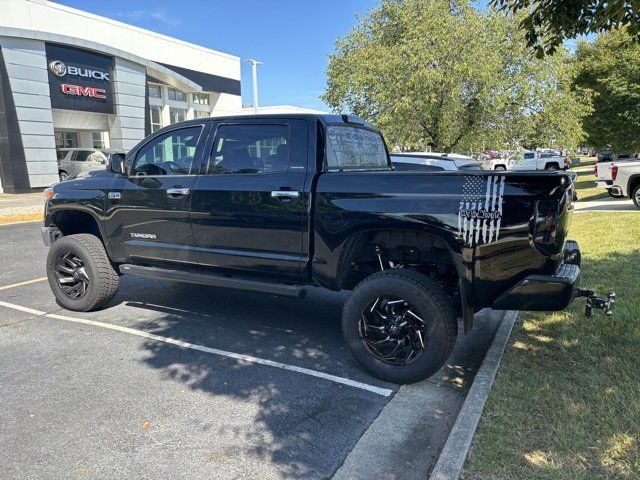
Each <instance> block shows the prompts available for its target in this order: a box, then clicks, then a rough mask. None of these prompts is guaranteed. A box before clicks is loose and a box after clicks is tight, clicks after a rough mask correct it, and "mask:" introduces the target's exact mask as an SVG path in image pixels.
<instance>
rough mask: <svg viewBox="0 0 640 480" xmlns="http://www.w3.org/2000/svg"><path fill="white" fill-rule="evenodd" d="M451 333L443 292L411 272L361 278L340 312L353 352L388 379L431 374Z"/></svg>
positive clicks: (445, 353) (454, 326)
mask: <svg viewBox="0 0 640 480" xmlns="http://www.w3.org/2000/svg"><path fill="white" fill-rule="evenodd" d="M457 332H458V323H457V318H456V315H455V313H454V309H453V305H452V302H451V300H450V298H449V297H448V296H447V294H446V293H445V291H444V290H443V289H442V288H441V287H440V286H439V285H438V284H437V283H435V282H434V281H433V280H431V279H430V278H428V277H426V276H424V275H422V274H421V273H418V272H415V271H412V270H404V269H393V270H385V271H383V272H379V273H376V274H374V275H371V276H370V277H367V278H366V279H364V280H363V281H362V282H360V283H359V284H358V285H357V286H356V288H355V289H354V291H353V293H352V295H351V297H350V298H349V300H348V301H347V303H346V304H345V306H344V310H343V312H342V333H343V335H344V338H345V342H346V343H347V346H348V347H349V350H350V351H351V353H352V354H353V356H354V357H355V358H356V360H358V361H359V362H360V363H361V364H362V366H363V367H364V368H365V369H367V370H368V371H369V372H371V373H372V374H373V375H375V376H377V377H379V378H381V379H383V380H387V381H389V382H394V383H413V382H417V381H419V380H424V379H426V378H428V377H430V376H431V375H433V374H434V373H436V372H437V371H438V370H439V369H440V368H441V367H442V366H443V365H444V363H445V362H446V360H447V358H449V355H450V354H451V351H452V350H453V346H454V345H455V341H456V337H457Z"/></svg>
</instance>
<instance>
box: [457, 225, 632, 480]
mask: <svg viewBox="0 0 640 480" xmlns="http://www.w3.org/2000/svg"><path fill="white" fill-rule="evenodd" d="M639 219H640V217H638V216H637V214H636V213H624V214H620V213H618V214H616V215H607V214H602V213H582V214H580V215H574V221H573V228H572V231H571V234H572V235H571V237H572V238H574V239H576V240H577V241H578V242H579V243H580V247H581V250H582V255H583V257H582V258H583V260H582V267H581V271H582V280H581V284H582V285H583V286H585V287H587V286H588V287H590V288H591V287H592V288H594V289H595V290H596V291H597V292H599V293H604V292H606V291H607V290H608V289H609V288H611V289H613V290H615V291H616V293H617V295H618V301H617V304H616V310H615V313H614V315H613V316H612V317H606V316H604V315H603V314H602V313H601V312H594V315H593V317H591V318H585V317H584V316H583V310H584V299H576V300H575V301H574V302H573V304H572V306H571V308H570V309H568V310H567V311H565V312H557V313H522V314H521V315H520V319H519V321H518V322H517V324H516V326H515V327H514V331H513V335H512V337H511V341H510V344H509V346H508V347H507V351H506V352H505V356H504V358H503V361H502V366H501V367H500V371H499V372H498V376H497V379H496V383H495V385H494V387H493V389H492V391H491V393H490V395H489V399H488V401H487V405H486V408H485V412H484V414H483V417H482V421H481V425H480V428H479V429H478V431H477V433H476V436H475V438H474V442H473V446H472V449H471V452H470V455H469V458H468V460H467V465H466V468H465V471H464V473H463V476H462V478H463V479H466V480H480V479H482V480H491V479H514V480H515V479H527V480H529V479H585V480H586V479H589V480H591V479H608V478H620V479H638V478H640V318H639V317H640V221H639Z"/></svg>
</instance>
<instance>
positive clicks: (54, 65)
mask: <svg viewBox="0 0 640 480" xmlns="http://www.w3.org/2000/svg"><path fill="white" fill-rule="evenodd" d="M49 70H51V73H53V74H54V75H55V76H56V77H64V76H65V75H66V74H67V66H66V65H65V64H64V63H62V62H61V61H60V60H54V61H53V62H51V63H50V64H49Z"/></svg>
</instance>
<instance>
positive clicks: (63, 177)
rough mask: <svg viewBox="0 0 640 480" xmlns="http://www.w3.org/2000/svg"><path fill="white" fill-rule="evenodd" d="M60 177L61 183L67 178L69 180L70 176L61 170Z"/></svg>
mask: <svg viewBox="0 0 640 480" xmlns="http://www.w3.org/2000/svg"><path fill="white" fill-rule="evenodd" d="M58 177H59V178H60V181H61V182H64V181H65V180H66V179H67V178H69V174H68V173H67V172H65V171H64V170H60V171H59V172H58Z"/></svg>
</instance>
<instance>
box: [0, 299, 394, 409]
mask: <svg viewBox="0 0 640 480" xmlns="http://www.w3.org/2000/svg"><path fill="white" fill-rule="evenodd" d="M0 306H2V307H6V308H11V309H13V310H19V311H21V312H25V313H29V314H31V315H37V316H40V317H47V318H54V319H56V320H64V321H67V322H74V323H82V324H84V325H93V326H94V327H100V328H106V329H109V330H115V331H117V332H123V333H128V334H130V335H136V336H138V337H143V338H148V339H150V340H155V341H156V342H163V343H168V344H170V345H176V346H178V347H182V348H189V349H191V350H198V351H200V352H205V353H211V354H213V355H220V356H222V357H228V358H234V359H236V360H242V361H245V362H250V363H257V364H259V365H267V366H269V367H275V368H281V369H283V370H289V371H292V372H298V373H302V374H304V375H309V376H312V377H317V378H323V379H325V380H329V381H331V382H334V383H339V384H342V385H347V386H349V387H353V388H359V389H361V390H366V391H368V392H371V393H376V394H378V395H382V396H383V397H388V396H390V395H391V394H392V393H393V390H389V389H388V388H380V387H375V386H373V385H368V384H366V383H362V382H356V381H354V380H349V379H348V378H342V377H338V376H336V375H330V374H328V373H324V372H318V371H316V370H310V369H308V368H302V367H296V366H295V365H288V364H286V363H280V362H274V361H273V360H267V359H266V358H258V357H252V356H250V355H244V354H242V353H234V352H227V351H226V350H218V349H217V348H210V347H205V346H203V345H196V344H194V343H189V342H185V341H182V340H176V339H175V338H169V337H162V336H160V335H155V334H153V333H148V332H144V331H142V330H136V329H134V328H129V327H121V326H119V325H113V324H110V323H103V322H96V321H95V320H86V319H84V318H74V317H67V316H66V315H58V314H56V313H47V312H42V311H40V310H35V309H33V308H29V307H23V306H22V305H15V304H13V303H8V302H3V301H0Z"/></svg>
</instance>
